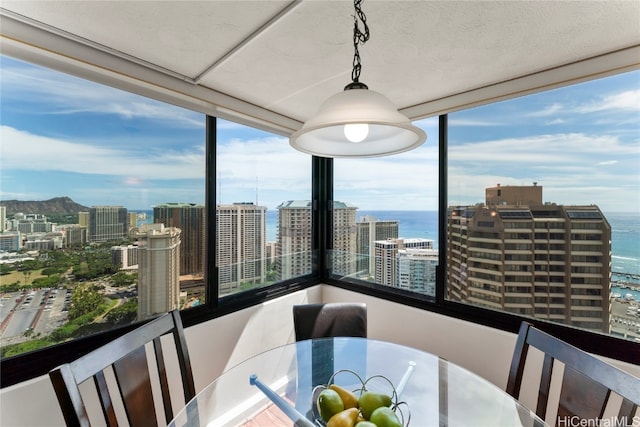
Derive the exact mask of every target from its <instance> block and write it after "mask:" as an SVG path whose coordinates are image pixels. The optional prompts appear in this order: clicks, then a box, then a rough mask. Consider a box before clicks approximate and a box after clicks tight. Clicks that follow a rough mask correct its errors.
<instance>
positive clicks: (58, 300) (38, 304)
mask: <svg viewBox="0 0 640 427" xmlns="http://www.w3.org/2000/svg"><path fill="white" fill-rule="evenodd" d="M70 298H71V293H69V292H67V290H65V289H50V288H46V289H33V290H31V291H22V292H9V293H5V294H3V295H2V297H1V298H0V332H1V335H0V341H1V342H2V345H6V344H14V343H18V342H23V341H26V340H28V339H29V338H28V337H27V336H26V335H33V336H38V334H40V335H41V336H46V335H48V334H50V333H51V332H52V331H53V330H55V329H56V328H58V327H59V326H61V325H62V324H64V322H66V320H67V313H68V307H69V304H70ZM29 331H32V332H29Z"/></svg>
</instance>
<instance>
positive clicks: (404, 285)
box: [395, 248, 438, 297]
mask: <svg viewBox="0 0 640 427" xmlns="http://www.w3.org/2000/svg"><path fill="white" fill-rule="evenodd" d="M437 266H438V251H437V250H436V249H415V248H411V249H400V250H398V253H397V254H396V285H395V286H396V287H398V288H400V289H406V290H408V291H412V292H417V293H421V294H425V295H430V296H433V297H435V295H436V268H437Z"/></svg>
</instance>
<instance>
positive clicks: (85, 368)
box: [49, 310, 196, 427]
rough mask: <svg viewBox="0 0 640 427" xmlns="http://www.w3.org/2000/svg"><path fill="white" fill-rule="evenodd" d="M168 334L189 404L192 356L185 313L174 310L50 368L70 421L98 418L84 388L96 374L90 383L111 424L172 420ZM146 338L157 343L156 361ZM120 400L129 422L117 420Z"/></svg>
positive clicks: (192, 388)
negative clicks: (159, 410) (159, 407)
mask: <svg viewBox="0 0 640 427" xmlns="http://www.w3.org/2000/svg"><path fill="white" fill-rule="evenodd" d="M167 334H171V335H172V337H173V339H172V340H171V342H172V344H175V351H176V353H177V358H178V364H179V365H180V374H181V378H182V388H183V395H184V403H185V404H186V402H188V401H189V400H191V398H193V397H194V396H195V394H196V393H195V386H194V382H193V373H192V371H191V361H190V359H189V352H188V349H187V342H186V339H185V336H184V330H183V327H182V320H181V318H180V312H179V311H178V310H174V311H172V312H169V313H167V314H164V315H162V316H160V317H158V318H156V319H154V320H151V321H150V322H148V323H145V324H144V325H142V326H140V327H138V328H136V329H134V330H133V331H131V332H129V333H127V334H125V335H123V336H121V337H119V338H117V339H115V340H113V341H111V342H109V343H108V344H106V345H104V346H102V347H100V348H98V349H96V350H94V351H92V352H90V353H88V354H86V355H85V356H82V357H80V358H79V359H77V360H75V361H73V362H71V363H67V364H64V365H61V366H59V367H57V368H55V369H53V370H51V371H50V372H49V377H50V379H51V382H52V384H53V387H54V389H55V392H56V396H57V397H58V401H59V403H60V407H61V408H62V413H63V415H64V419H65V422H66V424H67V426H90V425H91V421H90V420H96V418H93V417H92V418H91V419H90V417H89V413H88V411H87V407H86V405H85V402H84V400H83V397H82V394H81V391H80V390H81V389H80V385H81V384H83V383H85V381H86V382H87V383H90V382H89V381H88V380H91V379H92V380H93V385H91V386H95V390H96V392H97V395H98V398H99V401H100V405H101V407H102V416H103V418H104V421H105V422H106V424H107V425H108V426H118V425H127V424H128V425H130V426H133V427H138V426H155V427H157V426H158V425H166V424H167V423H169V421H171V420H172V419H173V409H172V401H171V394H170V392H169V382H168V377H167V366H166V364H165V356H166V355H167V354H166V353H165V352H164V351H163V345H162V343H161V337H162V336H164V335H167ZM165 341H166V339H165ZM147 343H152V344H150V345H149V347H152V348H153V351H152V352H151V351H150V353H153V354H154V355H155V366H154V364H153V363H151V364H150V363H147V345H146V344H147ZM166 349H167V348H166V346H165V350H166ZM109 372H111V373H112V374H113V376H114V377H115V382H116V383H117V386H114V384H113V381H108V380H107V377H108V376H110V375H111V373H109ZM152 378H155V379H154V381H158V382H159V385H160V394H161V396H158V398H160V397H161V400H162V402H163V406H164V408H163V409H164V414H165V419H164V420H162V421H160V420H158V419H157V416H156V407H155V404H154V400H155V398H154V393H153V387H152ZM156 384H157V382H156ZM84 387H89V385H86V386H85V385H83V390H84V391H85V392H86V391H87V389H85V388H84ZM114 389H115V390H114ZM174 393H175V392H174ZM116 402H119V403H116ZM116 404H118V405H122V406H120V407H124V412H125V413H126V418H127V420H126V422H122V421H123V420H118V416H117V412H122V411H116V410H115V405H116ZM94 415H95V414H94ZM98 416H100V415H98Z"/></svg>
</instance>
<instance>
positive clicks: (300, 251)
mask: <svg viewBox="0 0 640 427" xmlns="http://www.w3.org/2000/svg"><path fill="white" fill-rule="evenodd" d="M276 255H277V258H276V271H277V273H278V279H279V280H287V279H290V278H292V277H297V276H303V275H305V274H309V273H311V268H312V265H313V257H312V255H313V254H312V253H311V201H309V200H289V201H287V202H283V203H281V204H280V206H278V244H277V246H276Z"/></svg>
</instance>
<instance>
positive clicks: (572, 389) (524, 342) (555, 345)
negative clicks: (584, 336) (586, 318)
mask: <svg viewBox="0 0 640 427" xmlns="http://www.w3.org/2000/svg"><path fill="white" fill-rule="evenodd" d="M530 347H533V348H536V349H538V350H540V351H541V352H542V354H543V356H544V358H543V362H542V372H541V375H540V377H539V378H540V382H539V388H538V396H537V406H536V411H535V412H536V414H537V415H538V416H539V417H540V418H543V419H545V416H546V413H547V406H548V404H549V403H550V402H551V401H553V402H554V403H553V405H555V399H556V398H558V403H557V415H556V419H555V422H554V423H552V424H553V425H558V426H568V425H587V424H575V423H576V422H582V421H579V420H584V422H586V423H591V424H588V425H601V424H596V423H598V422H599V421H598V420H602V419H603V417H604V416H605V409H607V412H609V411H611V410H613V411H614V412H615V411H616V409H617V415H613V416H614V417H616V416H617V418H616V422H624V424H615V425H627V423H629V425H631V423H632V422H634V421H633V420H634V416H635V414H636V411H637V408H638V405H640V378H637V377H635V376H633V375H631V374H629V373H627V372H625V371H623V370H621V369H619V368H617V367H615V366H613V365H611V364H609V363H607V362H605V361H603V360H601V359H598V358H597V357H595V356H592V355H591V354H589V353H587V352H585V351H582V350H580V349H578V348H577V347H574V346H572V345H570V344H568V343H566V342H564V341H562V340H560V339H558V338H555V337H553V336H552V335H549V334H547V333H545V332H543V331H541V330H539V329H537V328H535V327H534V326H532V325H531V324H529V323H528V322H522V324H521V326H520V331H519V333H518V338H517V340H516V345H515V349H514V353H513V358H512V361H511V368H510V370H509V377H508V380H507V387H506V391H507V393H509V394H510V395H511V396H513V397H514V398H516V399H518V398H519V397H520V395H521V393H520V392H521V389H522V382H523V376H524V375H523V374H524V370H525V365H526V363H527V360H528V359H530V358H531V353H530V352H529V348H530ZM528 356H529V357H528ZM557 362H560V363H561V364H563V365H564V372H563V374H562V377H561V381H560V390H559V397H557V393H556V398H554V399H553V400H550V396H551V395H552V394H551V384H552V376H553V377H554V379H555V375H559V374H554V372H555V371H556V369H555V368H557V367H558V365H559V364H558V363H557ZM537 381H538V379H537V377H536V380H535V382H536V383H537ZM526 382H528V381H526ZM554 384H555V382H554ZM613 395H617V396H618V397H617V398H616V399H617V401H616V399H610V398H611V397H612V396H613ZM612 402H613V403H612ZM619 402H621V403H619ZM608 405H611V407H610V408H608V407H607V406H608ZM618 405H619V406H618ZM609 421H611V420H609ZM602 425H604V424H602ZM611 425H614V424H611Z"/></svg>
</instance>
